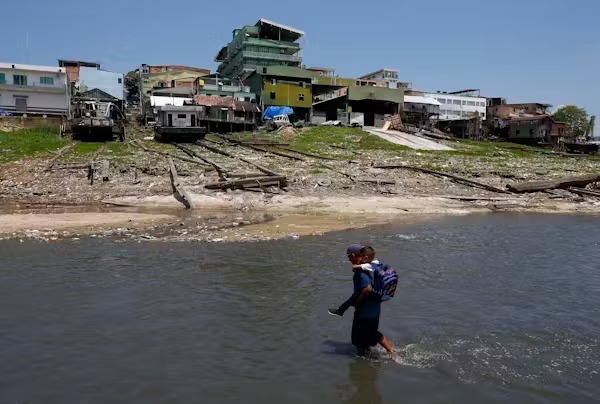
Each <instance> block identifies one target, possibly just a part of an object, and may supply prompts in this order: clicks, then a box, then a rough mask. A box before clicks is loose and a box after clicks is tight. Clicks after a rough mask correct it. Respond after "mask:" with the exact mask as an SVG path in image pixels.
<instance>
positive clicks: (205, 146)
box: [196, 142, 281, 177]
mask: <svg viewBox="0 0 600 404" xmlns="http://www.w3.org/2000/svg"><path fill="white" fill-rule="evenodd" d="M196 144H198V145H200V146H202V147H204V148H206V149H207V150H210V151H212V152H213V153H217V154H221V155H223V156H227V157H230V158H232V159H239V160H241V161H243V162H244V163H246V164H250V165H251V166H253V167H254V168H256V169H258V170H259V171H262V172H263V173H265V174H267V175H272V176H274V177H278V176H281V174H279V173H277V172H275V171H273V170H270V169H268V168H266V167H263V166H261V165H259V164H256V163H255V162H253V161H250V160H248V159H245V158H243V157H240V156H236V155H234V154H231V153H228V152H226V151H224V150H221V149H219V148H217V147H213V146H210V145H207V144H206V143H203V142H197V143H196Z"/></svg>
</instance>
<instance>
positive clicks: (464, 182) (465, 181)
mask: <svg viewBox="0 0 600 404" xmlns="http://www.w3.org/2000/svg"><path fill="white" fill-rule="evenodd" d="M373 168H382V169H388V170H389V169H396V168H402V169H406V170H413V171H419V172H422V173H425V174H431V175H435V176H438V177H446V178H450V179H451V180H452V181H454V182H456V183H458V184H462V185H468V186H470V187H475V188H483V189H485V190H488V191H491V192H497V193H500V194H510V193H511V192H510V190H509V191H507V190H505V189H500V188H496V187H494V186H491V185H488V184H484V183H482V182H477V181H473V180H469V179H467V178H462V177H459V176H458V175H454V174H448V173H444V172H441V171H434V170H429V169H427V168H421V167H412V166H405V165H378V166H373Z"/></svg>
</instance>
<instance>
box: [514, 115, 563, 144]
mask: <svg viewBox="0 0 600 404" xmlns="http://www.w3.org/2000/svg"><path fill="white" fill-rule="evenodd" d="M551 130H552V122H551V121H550V118H548V119H544V120H533V121H516V122H511V123H510V126H509V130H508V138H509V139H516V140H529V139H531V140H533V139H544V138H546V136H549V135H550V132H551Z"/></svg>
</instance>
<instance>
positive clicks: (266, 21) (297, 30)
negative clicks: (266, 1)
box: [256, 18, 305, 36]
mask: <svg viewBox="0 0 600 404" xmlns="http://www.w3.org/2000/svg"><path fill="white" fill-rule="evenodd" d="M260 24H268V25H272V26H274V27H277V28H281V29H285V30H286V31H290V32H294V33H296V34H298V35H302V36H304V34H305V32H304V31H300V30H299V29H297V28H292V27H290V26H288V25H283V24H279V23H277V22H274V21H271V20H267V19H266V18H261V19H260V20H258V22H257V23H256V25H260Z"/></svg>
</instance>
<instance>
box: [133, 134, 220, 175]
mask: <svg viewBox="0 0 600 404" xmlns="http://www.w3.org/2000/svg"><path fill="white" fill-rule="evenodd" d="M130 144H132V145H134V146H137V147H139V148H141V149H142V150H144V151H145V152H148V153H155V154H159V155H161V156H165V157H170V158H174V159H177V160H181V161H185V162H187V163H192V164H197V165H200V166H203V167H206V168H207V170H208V169H210V170H214V167H213V166H211V165H210V164H208V163H205V162H203V161H200V160H197V159H192V158H188V157H184V156H178V155H177V154H174V153H168V152H164V151H161V150H156V149H150V148H148V147H146V145H145V144H144V143H143V142H141V141H140V140H139V139H134V140H132V141H131V142H130Z"/></svg>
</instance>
